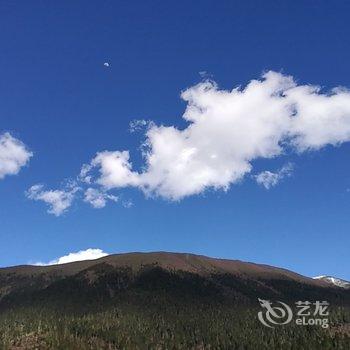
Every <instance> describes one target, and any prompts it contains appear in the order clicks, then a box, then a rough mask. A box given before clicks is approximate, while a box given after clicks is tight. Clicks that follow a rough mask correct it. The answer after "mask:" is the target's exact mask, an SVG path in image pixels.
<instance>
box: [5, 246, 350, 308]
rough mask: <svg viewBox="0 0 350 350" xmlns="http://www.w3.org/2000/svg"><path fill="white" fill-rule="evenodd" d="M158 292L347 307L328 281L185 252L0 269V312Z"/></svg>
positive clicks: (341, 294)
mask: <svg viewBox="0 0 350 350" xmlns="http://www.w3.org/2000/svg"><path fill="white" fill-rule="evenodd" d="M159 289H161V290H162V291H166V292H168V293H169V295H173V296H176V295H179V294H181V293H182V294H183V295H185V296H186V297H191V296H192V297H193V296H196V297H200V296H202V297H209V298H214V299H218V300H219V299H220V300H223V299H225V300H230V301H232V302H235V301H236V302H238V301H241V302H255V301H256V300H257V298H272V299H276V298H277V299H284V300H288V299H295V298H298V297H299V298H304V299H306V298H311V299H312V298H313V299H315V298H322V297H323V298H325V297H328V298H329V299H331V300H335V301H336V302H339V301H344V302H348V296H349V293H346V291H342V290H339V288H335V287H334V285H332V284H329V283H328V280H323V279H312V278H308V277H305V276H302V275H300V274H297V273H295V272H292V271H289V270H286V269H282V268H276V267H273V266H268V265H262V264H254V263H249V262H243V261H239V260H225V259H214V258H209V257H206V256H200V255H194V254H185V253H168V252H154V253H128V254H117V255H109V256H106V257H103V258H101V259H97V260H89V261H78V262H73V263H68V264H62V265H53V266H30V265H24V266H15V267H9V268H1V269H0V307H1V306H2V305H8V304H9V305H11V304H14V303H19V304H21V303H24V302H29V301H30V302H34V301H35V300H50V301H55V302H57V301H60V302H68V301H71V302H75V303H76V302H79V300H82V298H83V297H84V298H86V299H89V300H92V301H96V300H99V302H104V301H107V300H109V299H113V297H115V296H116V295H121V294H128V293H129V294H130V293H131V292H133V291H136V290H137V291H140V290H143V291H145V290H147V291H148V292H149V291H154V293H156V291H157V290H159ZM196 293H197V295H196ZM77 296H78V298H76V297H77Z"/></svg>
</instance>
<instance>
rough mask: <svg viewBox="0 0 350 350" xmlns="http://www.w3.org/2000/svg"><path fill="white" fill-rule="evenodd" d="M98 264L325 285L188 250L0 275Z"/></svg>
mask: <svg viewBox="0 0 350 350" xmlns="http://www.w3.org/2000/svg"><path fill="white" fill-rule="evenodd" d="M101 263H107V264H108V265H111V266H113V267H129V268H132V270H133V271H134V272H137V271H139V270H140V269H141V268H142V267H143V266H146V265H156V266H159V267H161V268H164V269H165V270H171V271H178V270H181V271H186V272H191V273H195V274H199V275H202V276H205V275H207V274H211V273H221V274H222V273H228V274H232V275H236V276H245V277H247V278H249V277H251V278H263V279H291V280H294V281H297V282H302V283H307V284H311V285H315V286H327V284H325V283H323V282H322V281H318V280H314V279H312V278H309V277H306V276H302V275H300V274H297V273H295V272H292V271H289V270H286V269H282V268H277V267H273V266H269V265H264V264H255V263H250V262H244V261H240V260H228V259H216V258H210V257H207V256H203V255H195V254H188V253H169V252H152V253H139V252H135V253H125V254H114V255H109V256H106V257H103V258H100V259H96V260H85V261H77V262H72V263H67V264H61V265H51V266H33V265H20V266H13V267H7V268H0V276H1V275H6V274H9V273H10V274H16V275H17V276H21V275H22V276H28V275H32V276H37V275H40V274H43V273H44V274H46V275H55V276H71V275H75V274H77V273H79V272H81V271H83V270H86V269H88V268H91V267H92V266H94V265H98V264H101Z"/></svg>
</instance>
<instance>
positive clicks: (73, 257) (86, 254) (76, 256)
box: [34, 248, 108, 266]
mask: <svg viewBox="0 0 350 350" xmlns="http://www.w3.org/2000/svg"><path fill="white" fill-rule="evenodd" d="M107 255H108V254H107V253H105V252H104V251H103V250H101V249H93V248H89V249H86V250H81V251H79V252H76V253H69V254H68V255H65V256H61V257H60V258H57V259H55V260H51V261H49V262H48V263H43V262H37V263H35V264H34V265H38V266H47V265H59V264H67V263H70V262H73V261H82V260H95V259H99V258H103V257H104V256H107Z"/></svg>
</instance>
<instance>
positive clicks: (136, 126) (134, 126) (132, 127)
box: [129, 119, 153, 133]
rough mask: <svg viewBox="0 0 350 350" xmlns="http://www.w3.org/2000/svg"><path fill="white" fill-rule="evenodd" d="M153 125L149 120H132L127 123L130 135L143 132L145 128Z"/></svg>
mask: <svg viewBox="0 0 350 350" xmlns="http://www.w3.org/2000/svg"><path fill="white" fill-rule="evenodd" d="M151 125H153V123H152V122H151V121H150V120H145V119H134V120H132V121H131V122H130V123H129V131H130V132H131V133H133V132H136V131H140V130H143V129H144V128H146V127H147V126H151Z"/></svg>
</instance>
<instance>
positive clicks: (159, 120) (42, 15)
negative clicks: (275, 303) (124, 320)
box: [0, 1, 350, 279]
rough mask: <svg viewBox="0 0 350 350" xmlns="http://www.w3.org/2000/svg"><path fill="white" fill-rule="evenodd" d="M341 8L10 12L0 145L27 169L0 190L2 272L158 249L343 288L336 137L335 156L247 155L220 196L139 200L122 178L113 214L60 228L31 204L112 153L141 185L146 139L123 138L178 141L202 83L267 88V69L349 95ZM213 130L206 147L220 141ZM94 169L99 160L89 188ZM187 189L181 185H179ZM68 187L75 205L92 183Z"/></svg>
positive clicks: (345, 240)
mask: <svg viewBox="0 0 350 350" xmlns="http://www.w3.org/2000/svg"><path fill="white" fill-rule="evenodd" d="M349 10H350V5H349V4H348V3H347V2H345V1H344V2H343V1H338V2H336V3H334V2H333V3H331V2H326V1H315V2H314V1H311V2H308V4H306V3H305V2H303V1H300V2H299V1H293V2H292V1H290V2H289V1H284V2H283V3H282V2H275V1H267V2H264V4H263V3H261V2H259V1H219V2H218V1H201V2H188V1H177V2H168V1H152V2H144V1H143V2H142V1H137V2H136V1H128V2H119V1H103V2H97V1H88V2H87V1H74V2H71V1H60V2H59V3H57V4H54V5H53V4H51V5H50V4H48V3H47V2H45V1H36V2H35V3H33V2H31V3H30V4H29V3H25V2H21V3H19V2H17V3H16V2H11V1H3V2H2V3H1V4H0V42H1V51H0V71H1V75H0V76H1V79H0V122H1V123H0V133H5V132H8V133H9V134H10V135H11V137H12V138H13V140H17V142H22V143H23V144H18V143H17V145H20V146H23V147H24V145H26V151H27V152H32V154H33V156H32V157H30V159H28V161H27V162H26V165H25V166H21V167H20V170H19V171H18V174H17V175H10V174H8V175H6V176H4V177H3V179H1V180H0V266H9V265H16V264H23V263H28V262H37V261H51V260H53V259H55V258H57V257H60V256H63V255H67V254H68V253H70V252H76V251H80V250H85V249H88V248H99V249H101V250H103V251H105V252H108V253H121V252H128V251H158V250H166V251H185V252H192V253H199V254H205V255H209V256H213V257H223V258H232V259H241V260H246V261H253V262H257V263H266V264H270V265H275V266H280V267H285V268H288V269H291V270H294V271H297V272H299V273H302V274H305V275H308V276H314V275H320V274H330V275H335V276H338V277H341V278H345V279H350V272H349V270H350V269H349V265H350V258H349V245H350V235H349V231H350V222H349V214H350V192H348V189H349V188H350V166H349V155H350V144H349V143H348V140H347V139H344V138H342V139H341V140H340V139H336V141H337V142H338V141H339V145H337V146H336V147H334V146H332V145H330V144H329V142H328V143H327V142H326V141H325V142H323V143H322V147H318V148H317V149H316V148H315V147H314V148H312V149H308V150H307V151H300V149H301V148H300V147H299V149H298V150H294V151H293V150H291V148H292V146H290V147H289V146H288V147H286V149H285V151H284V152H282V153H281V154H278V155H276V156H271V157H258V156H256V155H255V156H252V157H251V158H250V159H249V164H250V165H251V166H252V169H251V171H250V172H246V173H244V174H243V176H242V178H241V179H238V180H237V181H236V180H234V181H231V183H230V184H229V186H227V187H225V186H224V185H223V186H222V187H220V186H219V187H220V188H218V189H215V188H214V187H213V186H210V185H209V186H207V187H206V186H204V188H203V189H202V188H200V189H199V190H197V189H193V188H192V187H191V188H190V189H188V190H187V192H186V193H188V195H187V194H186V195H185V196H184V197H183V198H182V197H181V196H180V197H179V198H175V199H176V200H175V201H174V200H172V199H174V198H170V197H171V196H173V197H174V196H176V195H177V194H178V191H179V188H178V187H176V189H174V187H173V186H177V185H178V183H175V184H174V182H173V183H171V184H169V186H167V187H166V188H165V189H163V190H162V191H163V192H162V191H160V190H159V187H157V189H155V190H152V191H153V192H152V193H151V194H149V193H148V194H147V193H146V194H145V193H144V192H145V190H144V188H141V187H142V186H143V185H139V182H138V184H137V185H130V177H129V174H128V180H127V181H129V182H128V185H127V186H126V185H125V186H124V185H120V181H119V180H120V179H119V180H118V181H119V182H118V186H116V185H115V183H114V187H113V188H110V189H109V191H108V195H109V196H116V197H118V201H117V202H114V201H113V200H111V201H109V202H108V203H107V204H106V206H105V207H104V208H99V209H96V208H93V207H92V206H91V205H89V203H87V202H85V201H84V200H83V199H82V198H80V199H79V198H78V199H76V200H74V201H72V203H71V205H70V207H69V208H67V210H66V211H65V212H63V213H62V215H59V216H55V215H52V214H49V213H47V209H48V207H47V205H46V204H45V203H44V202H43V201H42V200H31V199H30V198H29V197H30V195H29V196H28V192H27V195H26V194H25V192H26V191H28V190H29V189H30V188H31V186H33V185H36V184H43V185H45V187H43V188H42V189H40V190H38V191H37V192H35V193H32V196H31V197H32V198H34V199H39V198H38V196H40V195H42V194H43V193H45V191H50V190H61V191H69V190H67V188H68V187H67V182H69V181H72V180H76V177H77V176H78V175H79V172H80V170H81V167H82V165H83V164H89V163H90V162H91V160H92V159H93V158H94V157H95V156H96V153H97V152H102V151H105V150H108V151H113V152H114V151H129V155H130V161H131V162H132V166H133V167H132V170H133V171H138V172H142V169H143V167H144V166H145V161H144V159H142V155H141V150H140V145H141V144H142V142H143V141H144V140H145V132H147V130H140V131H138V132H134V133H130V131H129V128H130V127H129V124H130V122H131V121H132V120H147V121H148V120H152V121H153V122H154V123H155V125H158V126H159V125H164V126H168V127H170V126H173V127H175V128H177V129H179V130H183V129H186V128H187V127H188V125H189V122H188V121H186V120H184V119H183V118H182V115H183V113H184V112H185V109H186V106H187V103H186V101H184V100H183V99H181V97H180V94H181V92H182V91H184V90H186V89H191V87H193V86H195V85H196V84H201V83H202V84H204V83H205V81H206V79H208V78H210V79H212V80H213V81H215V82H216V84H217V85H218V87H217V88H216V89H217V90H215V88H214V87H213V86H212V87H211V89H214V90H213V91H214V93H215V94H214V95H215V96H217V95H220V94H219V93H217V92H218V91H219V90H220V89H221V90H231V89H233V88H235V87H237V86H242V87H243V88H244V87H245V86H247V84H249V82H250V81H251V80H252V79H259V81H260V82H263V81H264V79H263V78H262V74H263V73H264V72H267V71H270V70H272V71H274V72H277V73H276V74H279V78H278V79H284V78H285V77H286V76H289V75H291V76H293V77H294V79H295V82H296V83H295V84H297V85H301V86H305V85H306V84H313V85H319V86H321V87H322V90H321V91H320V92H319V93H320V94H323V93H324V91H329V90H330V89H332V88H334V87H337V86H343V87H348V88H349V87H350V74H349V73H350V68H349V64H348V62H349V60H350V42H349V40H348V37H349V34H350V26H349V24H348V13H349ZM105 62H108V63H109V67H106V66H105V65H104V63H105ZM200 72H202V73H201V74H200ZM203 72H206V73H203ZM271 79H272V78H271ZM268 81H269V80H268ZM190 91H192V90H190ZM216 93H217V95H216ZM346 98H347V97H346V96H345V97H344V99H346ZM215 101H216V100H215ZM215 101H214V102H213V103H214V104H215V103H216V102H215ZM347 102H348V100H347V101H345V102H344V104H345V105H346V106H347ZM248 105H249V106H251V105H253V106H254V100H252V102H251V104H249V103H248ZM318 105H319V104H317V103H316V107H318ZM215 106H217V104H216V105H215ZM316 107H315V108H316ZM321 109H322V108H321ZM344 110H346V108H345V107H344ZM344 113H345V112H344ZM243 114H244V113H243ZM273 115H274V114H273ZM346 116H348V114H347V115H345V117H346ZM258 117H259V116H258ZM345 117H344V118H345ZM348 118H349V116H348ZM347 120H348V119H346V118H345V119H344V123H345V124H344V125H340V129H341V130H344V129H345V128H346V126H347V125H348V124H346V123H347ZM322 125H323V124H322ZM148 127H152V126H148ZM322 127H324V125H323V126H322ZM144 129H147V126H146V128H144ZM314 129H316V128H314ZM167 130H168V129H167ZM200 130H203V129H200ZM204 130H208V129H204ZM288 130H289V129H288ZM303 130H304V129H303ZM206 132H208V134H207V133H204V134H203V139H208V140H209V139H210V140H211V142H213V144H214V145H216V144H217V143H220V142H222V143H223V144H225V140H224V139H222V140H221V139H220V138H218V139H217V140H212V139H211V138H212V137H213V135H212V133H211V131H210V128H209V131H206ZM339 132H340V131H339ZM3 135H4V134H3ZM336 136H337V137H340V136H339V135H338V134H337V135H336ZM19 140H20V141H19ZM165 140H168V139H167V137H166V136H165ZM243 141H244V140H243ZM243 141H242V142H243ZM198 142H199V141H198ZM248 143H249V142H248ZM169 144H171V140H169ZM309 144H310V142H309V143H308V145H309ZM196 145H197V144H196ZM209 145H210V144H209ZM232 147H233V146H232ZM234 147H236V146H234ZM236 148H237V147H236ZM236 148H234V150H236ZM242 149H243V148H242ZM202 151H203V152H204V153H205V154H206V153H207V148H205V149H204V150H202ZM118 157H119V155H118ZM118 159H119V158H118ZM288 164H291V165H292V170H291V171H290V172H288V174H284V176H283V175H282V176H281V178H278V180H280V181H277V182H278V183H277V184H276V186H271V188H269V189H266V188H265V187H264V186H263V185H261V184H260V185H259V184H257V182H256V178H255V177H254V176H257V175H258V174H261V173H262V172H265V171H269V172H270V173H273V174H275V175H276V174H278V171H279V170H281V169H283V167H285V166H286V165H288ZM124 165H125V164H124ZM101 169H102V168H101V164H100V163H98V165H97V168H96V169H95V168H94V169H92V170H93V171H95V173H94V175H95V176H97V175H96V174H98V173H99V171H101ZM123 169H124V168H123ZM189 171H190V170H189ZM0 175H1V171H0ZM187 175H188V173H187V172H186V176H187ZM190 175H191V174H190ZM151 176H153V177H154V176H155V175H154V172H153V173H151ZM186 176H185V177H179V181H180V180H182V179H185V180H184V182H185V185H186V181H187V177H186ZM100 180H101V179H100ZM97 181H98V180H97ZM123 181H124V180H123ZM135 181H136V180H135ZM137 181H139V180H137ZM140 181H141V180H140ZM152 181H153V178H152ZM189 181H191V180H189ZM218 181H221V178H220V179H218ZM101 183H103V181H102V182H101V181H100V183H99V185H100V187H99V190H100V189H101V188H102V190H103V191H104V190H105V189H106V186H105V184H106V183H105V182H104V183H103V184H104V185H101ZM77 186H80V187H82V188H83V189H79V190H78V191H77V196H78V197H79V196H80V197H82V196H84V191H85V190H86V188H87V187H88V186H89V185H88V184H86V183H84V184H78V185H77ZM84 186H85V187H84ZM101 186H102V187H101ZM148 186H149V184H148ZM151 187H152V186H151ZM224 187H225V188H226V190H225V189H224ZM140 188H141V190H140ZM40 191H41V192H40ZM191 191H192V192H193V191H194V192H195V191H197V194H195V193H192V192H191ZM103 193H107V192H103ZM164 193H167V194H166V195H164ZM169 193H171V195H170V194H169ZM74 195H75V194H74ZM131 202H132V203H133V205H132V206H131V207H130V208H128V207H127V206H128V205H126V204H127V203H131Z"/></svg>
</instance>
